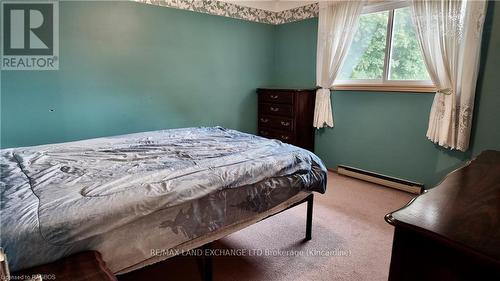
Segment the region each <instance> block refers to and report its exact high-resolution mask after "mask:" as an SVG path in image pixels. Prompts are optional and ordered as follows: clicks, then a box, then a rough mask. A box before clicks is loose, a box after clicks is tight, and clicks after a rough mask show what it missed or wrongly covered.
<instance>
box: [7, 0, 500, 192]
mask: <svg viewBox="0 0 500 281" xmlns="http://www.w3.org/2000/svg"><path fill="white" fill-rule="evenodd" d="M490 7H491V9H490V10H489V14H488V17H487V19H486V21H487V24H486V28H485V40H484V42H485V44H483V45H484V46H483V63H482V67H481V75H480V79H479V84H478V94H477V101H476V113H475V120H474V131H473V137H472V149H471V150H469V151H468V152H466V153H461V152H456V151H449V150H445V149H441V148H439V147H438V146H436V145H434V144H433V143H431V142H430V141H428V140H427V139H426V137H425V131H426V128H427V121H428V115H429V109H430V106H431V103H432V99H433V95H432V94H415V93H378V92H356V91H338V92H335V93H333V95H332V97H333V110H334V117H335V128H333V129H323V130H321V131H319V132H318V133H317V138H316V153H317V154H318V155H319V156H320V157H321V158H322V159H323V160H324V161H325V163H326V164H327V166H328V167H332V168H333V167H336V165H338V164H345V165H351V166H355V167H358V168H362V169H367V170H372V171H375V172H380V173H384V174H387V175H391V176H395V177H400V178H405V179H409V180H414V181H418V182H422V183H424V184H426V185H427V186H428V187H430V186H433V185H434V184H436V183H437V182H438V181H439V180H441V178H442V177H443V176H444V175H445V174H446V173H448V172H449V171H450V170H452V169H454V168H455V167H458V166H460V165H462V164H463V162H464V161H465V160H467V159H469V158H470V157H471V156H473V155H477V154H478V153H479V152H480V151H482V150H484V149H487V148H496V149H500V130H499V125H498V124H499V122H498V121H499V116H500V111H499V108H500V90H498V86H497V83H496V82H497V81H495V78H496V77H497V76H498V73H500V61H499V60H500V56H498V50H499V48H500V46H499V45H500V5H495V6H494V8H493V4H492V3H491V4H490ZM60 22H61V26H60V58H61V59H60V70H59V71H18V72H16V71H2V73H1V76H2V77H1V96H0V103H1V115H0V117H1V131H0V132H1V136H0V144H1V147H4V148H5V147H15V146H27V145H35V144H43V143H53V142H63V141H70V140H76V139H85V138H92V137H98V136H109V135H116V134H123V133H130V132H138V131H147V130H155V129H161V128H175V127H187V126H200V125H222V126H226V127H230V128H235V129H239V130H242V131H247V132H255V129H256V124H255V123H256V122H255V120H256V95H255V92H254V90H255V88H256V87H259V86H270V85H274V86H283V87H313V86H314V85H315V72H316V71H315V65H316V59H315V57H316V30H317V19H310V20H304V21H300V22H296V23H290V24H284V25H279V26H271V25H266V24H258V23H252V22H247V21H242V20H236V19H230V18H225V17H218V16H211V15H206V14H200V13H193V12H189V11H181V10H175V9H169V8H158V7H155V6H149V5H143V4H138V3H133V2H99V3H98V2H61V3H60Z"/></svg>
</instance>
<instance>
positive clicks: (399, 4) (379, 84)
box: [332, 0, 436, 93]
mask: <svg viewBox="0 0 500 281" xmlns="http://www.w3.org/2000/svg"><path fill="white" fill-rule="evenodd" d="M409 5H410V2H409V1H408V0H396V1H370V2H368V4H367V5H366V6H365V7H364V8H363V12H362V13H363V14H371V13H377V12H383V11H388V10H390V11H391V12H390V13H389V19H388V24H387V38H386V44H387V45H386V48H385V59H384V73H383V78H382V79H378V80H377V79H366V80H361V79H355V80H335V82H334V84H333V87H332V89H333V90H359V91H396V92H422V93H435V92H436V87H435V86H434V84H433V83H432V81H430V80H407V81H405V80H389V71H390V69H389V63H390V59H391V57H390V55H391V54H390V52H391V50H392V46H391V45H392V31H393V25H394V10H395V9H399V8H404V7H408V6H409Z"/></svg>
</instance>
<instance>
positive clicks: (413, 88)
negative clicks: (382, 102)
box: [331, 84, 437, 94]
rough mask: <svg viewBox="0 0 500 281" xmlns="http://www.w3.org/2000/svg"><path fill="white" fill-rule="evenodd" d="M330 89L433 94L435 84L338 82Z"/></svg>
mask: <svg viewBox="0 0 500 281" xmlns="http://www.w3.org/2000/svg"><path fill="white" fill-rule="evenodd" d="M331 89H332V90H337V91H372V92H410V93H424V94H434V93H435V92H436V90H437V89H436V87H435V86H430V85H390V84H385V85H382V84H356V85H354V84H338V85H334V86H333V87H332V88H331Z"/></svg>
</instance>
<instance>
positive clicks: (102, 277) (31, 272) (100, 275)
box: [11, 251, 117, 281]
mask: <svg viewBox="0 0 500 281" xmlns="http://www.w3.org/2000/svg"><path fill="white" fill-rule="evenodd" d="M38 274H40V275H41V276H42V278H43V279H42V280H43V281H45V280H57V281H117V279H116V277H115V276H114V275H113V273H112V272H111V271H110V270H109V269H108V268H107V267H106V264H105V263H104V261H103V260H102V257H101V254H100V253H99V252H96V251H85V252H81V253H77V254H74V255H71V256H68V257H65V258H63V259H60V260H58V261H55V262H52V263H48V264H45V265H41V266H36V267H33V268H29V269H25V270H21V271H18V272H15V273H13V274H12V276H11V280H26V279H28V278H30V277H31V276H35V275H38Z"/></svg>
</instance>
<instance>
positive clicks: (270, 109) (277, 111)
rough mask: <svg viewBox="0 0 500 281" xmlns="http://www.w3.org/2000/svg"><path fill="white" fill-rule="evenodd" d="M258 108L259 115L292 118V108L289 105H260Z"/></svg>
mask: <svg viewBox="0 0 500 281" xmlns="http://www.w3.org/2000/svg"><path fill="white" fill-rule="evenodd" d="M259 107H260V112H261V114H265V115H279V116H288V117H293V107H292V106H291V105H286V104H273V103H260V104H259Z"/></svg>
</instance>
